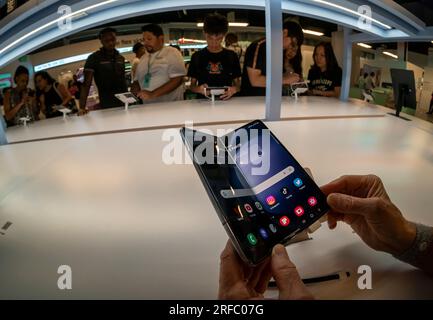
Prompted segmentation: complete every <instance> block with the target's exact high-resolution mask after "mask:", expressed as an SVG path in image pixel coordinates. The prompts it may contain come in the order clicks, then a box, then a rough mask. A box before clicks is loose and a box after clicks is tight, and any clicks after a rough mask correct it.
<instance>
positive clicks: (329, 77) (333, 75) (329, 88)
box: [308, 42, 342, 97]
mask: <svg viewBox="0 0 433 320" xmlns="http://www.w3.org/2000/svg"><path fill="white" fill-rule="evenodd" d="M313 59H314V64H313V65H312V66H311V68H310V71H309V72H308V80H309V81H310V83H309V87H310V94H312V95H315V96H324V97H339V96H340V91H341V78H342V70H341V68H340V67H339V65H338V62H337V58H336V57H335V54H334V50H333V49H332V45H331V44H330V43H329V42H321V43H319V44H318V45H317V46H316V47H315V48H314V52H313Z"/></svg>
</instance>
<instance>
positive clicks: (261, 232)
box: [259, 228, 269, 240]
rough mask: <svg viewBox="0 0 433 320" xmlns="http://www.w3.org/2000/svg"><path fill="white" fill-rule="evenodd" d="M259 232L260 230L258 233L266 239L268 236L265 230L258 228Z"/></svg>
mask: <svg viewBox="0 0 433 320" xmlns="http://www.w3.org/2000/svg"><path fill="white" fill-rule="evenodd" d="M259 232H260V235H261V236H262V238H263V239H265V240H267V239H268V238H269V236H268V233H267V232H266V230H265V229H263V228H260V229H259Z"/></svg>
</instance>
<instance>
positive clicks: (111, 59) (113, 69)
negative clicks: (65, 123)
mask: <svg viewBox="0 0 433 320" xmlns="http://www.w3.org/2000/svg"><path fill="white" fill-rule="evenodd" d="M99 40H100V41H101V44H102V48H101V49H99V50H98V51H96V52H94V53H92V54H91V55H90V56H89V57H88V58H87V60H86V64H85V65H84V82H83V85H82V90H81V93H80V110H79V113H78V114H79V115H81V114H84V113H86V112H87V111H86V101H87V96H88V94H89V89H90V86H91V84H92V80H93V78H94V79H95V83H96V86H97V87H98V95H99V102H100V105H101V108H112V107H120V106H122V105H123V103H122V102H121V101H120V100H118V99H117V98H116V97H115V96H114V95H115V94H116V93H123V92H126V91H127V86H126V77H125V58H124V57H123V56H122V55H121V54H120V53H119V51H117V50H116V30H115V29H113V28H105V29H103V30H101V31H100V33H99Z"/></svg>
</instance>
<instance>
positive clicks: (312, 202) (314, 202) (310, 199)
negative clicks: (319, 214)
mask: <svg viewBox="0 0 433 320" xmlns="http://www.w3.org/2000/svg"><path fill="white" fill-rule="evenodd" d="M308 204H309V205H310V207H314V206H315V205H316V204H317V199H316V198H315V197H309V198H308Z"/></svg>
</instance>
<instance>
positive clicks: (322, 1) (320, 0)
mask: <svg viewBox="0 0 433 320" xmlns="http://www.w3.org/2000/svg"><path fill="white" fill-rule="evenodd" d="M314 1H315V2H319V3H322V4H325V5H327V6H330V7H334V8H337V9H340V10H343V11H346V12H349V13H351V14H354V15H356V16H358V17H361V18H364V19H366V20H370V21H373V22H376V23H377V24H378V25H381V26H383V27H385V28H386V29H388V30H390V29H392V27H391V26H389V25H387V24H384V23H383V22H380V21H379V20H377V19H374V18H372V17H369V16H367V15H365V14H362V13H359V12H358V11H355V10H352V9H349V8H346V7H343V6H340V5H338V4H335V3H332V2H328V1H324V0H314Z"/></svg>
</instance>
